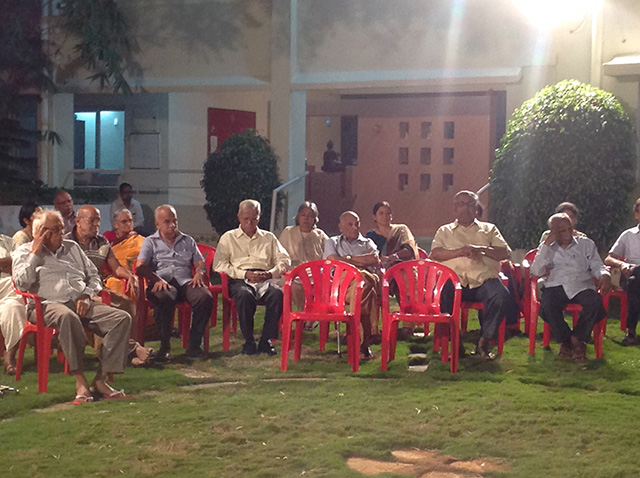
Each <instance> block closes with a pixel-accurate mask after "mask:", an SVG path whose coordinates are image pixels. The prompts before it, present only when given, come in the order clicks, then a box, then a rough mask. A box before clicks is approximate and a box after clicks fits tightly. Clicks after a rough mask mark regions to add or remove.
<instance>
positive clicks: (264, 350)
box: [258, 340, 278, 356]
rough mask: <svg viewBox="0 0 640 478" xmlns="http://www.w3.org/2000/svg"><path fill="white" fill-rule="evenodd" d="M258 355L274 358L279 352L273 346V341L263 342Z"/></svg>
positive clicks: (259, 345) (260, 344) (259, 346)
mask: <svg viewBox="0 0 640 478" xmlns="http://www.w3.org/2000/svg"><path fill="white" fill-rule="evenodd" d="M258 353H259V354H267V355H269V356H273V355H276V354H277V353H278V351H277V350H276V348H275V347H274V346H273V345H271V340H261V341H260V343H259V344H258Z"/></svg>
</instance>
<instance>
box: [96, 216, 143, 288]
mask: <svg viewBox="0 0 640 478" xmlns="http://www.w3.org/2000/svg"><path fill="white" fill-rule="evenodd" d="M113 229H114V233H115V234H114V235H115V238H114V239H113V240H112V241H111V249H112V250H113V253H114V254H115V256H116V259H118V262H119V263H120V264H122V265H123V266H125V267H126V268H127V269H129V270H131V267H132V265H133V263H134V262H135V261H136V259H137V257H138V253H139V252H140V248H141V247H142V242H143V241H144V237H142V236H141V235H140V234H138V233H137V232H135V231H134V230H133V216H132V215H131V212H130V211H129V210H128V209H124V208H123V209H120V210H118V211H116V213H115V215H114V216H113ZM105 285H106V286H107V287H108V288H109V289H112V290H115V291H117V292H120V293H125V291H124V287H123V284H122V280H121V279H118V278H116V277H109V278H108V279H107V280H106V281H105ZM132 298H133V299H134V300H135V297H132Z"/></svg>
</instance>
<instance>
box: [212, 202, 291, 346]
mask: <svg viewBox="0 0 640 478" xmlns="http://www.w3.org/2000/svg"><path fill="white" fill-rule="evenodd" d="M259 221H260V203H259V202H258V201H254V200H253V199H245V200H244V201H242V202H241V203H240V205H239V206H238V222H239V223H240V225H239V227H238V228H237V229H233V230H231V231H227V232H225V233H224V234H223V235H222V237H221V238H220V242H218V248H217V249H216V257H215V259H214V261H213V269H214V270H215V271H216V272H222V273H225V274H227V275H228V276H229V294H230V295H231V298H232V299H234V301H235V304H236V307H237V309H238V320H239V321H240V329H241V330H242V336H243V337H244V345H243V346H242V353H243V354H245V355H255V354H256V353H264V354H267V355H275V354H276V353H277V351H276V349H275V347H274V346H273V344H272V343H271V340H273V339H277V338H278V322H279V321H280V317H281V316H282V289H281V288H280V286H279V285H278V284H277V283H276V282H275V281H272V280H271V279H277V278H279V277H280V276H281V275H282V274H284V272H285V271H286V270H287V267H289V266H290V265H291V259H290V258H289V254H287V251H286V249H285V248H284V247H283V246H282V244H280V242H279V241H278V239H277V238H276V236H274V235H273V234H272V233H270V232H268V231H263V230H262V229H260V228H258V222H259ZM258 302H262V303H264V305H265V306H266V309H267V310H266V312H265V314H264V325H263V327H262V335H261V337H260V341H259V342H258V346H257V347H256V343H255V339H254V337H253V316H254V315H255V312H256V306H257V304H258Z"/></svg>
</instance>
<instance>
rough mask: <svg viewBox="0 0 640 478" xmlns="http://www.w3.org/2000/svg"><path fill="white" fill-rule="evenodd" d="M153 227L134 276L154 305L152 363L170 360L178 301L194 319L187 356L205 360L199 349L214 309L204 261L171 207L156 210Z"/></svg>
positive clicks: (166, 205) (165, 205) (142, 249)
mask: <svg viewBox="0 0 640 478" xmlns="http://www.w3.org/2000/svg"><path fill="white" fill-rule="evenodd" d="M155 223H156V228H157V231H156V232H155V233H154V234H152V235H150V236H149V237H147V238H145V240H144V242H143V243H142V248H141V249H140V253H139V254H138V260H137V261H136V273H137V274H138V275H140V276H141V277H144V278H145V279H146V280H147V284H148V287H147V297H148V298H149V300H150V301H151V303H152V304H153V311H154V314H155V319H156V328H157V330H158V333H159V335H160V350H158V352H157V353H156V355H155V360H156V362H166V361H168V360H169V359H170V358H171V356H170V350H171V344H170V341H171V323H172V322H173V308H174V307H175V305H176V303H178V302H180V301H186V302H187V303H188V304H189V305H190V306H191V311H192V315H193V318H192V320H191V331H190V333H189V345H188V347H187V350H186V355H187V357H191V358H204V356H205V354H204V351H203V350H202V348H201V347H200V346H201V344H202V338H203V336H204V331H205V329H206V326H207V321H208V320H209V317H210V316H211V309H212V308H213V298H212V297H211V293H210V292H209V288H208V287H207V286H208V280H207V275H206V270H205V263H204V257H202V254H201V253H200V251H199V250H198V246H197V244H196V241H195V240H194V239H193V237H191V236H187V235H186V234H183V233H182V232H181V231H180V230H179V229H178V214H177V213H176V210H175V208H174V207H173V206H171V205H169V204H164V205H162V206H158V207H157V208H156V210H155ZM192 271H193V272H192Z"/></svg>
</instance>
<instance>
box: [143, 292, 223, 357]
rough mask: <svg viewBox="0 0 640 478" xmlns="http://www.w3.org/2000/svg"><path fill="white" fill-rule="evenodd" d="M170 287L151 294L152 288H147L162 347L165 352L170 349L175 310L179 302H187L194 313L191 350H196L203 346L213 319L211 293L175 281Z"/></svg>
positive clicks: (190, 333) (190, 341) (190, 342)
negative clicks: (207, 328) (211, 318)
mask: <svg viewBox="0 0 640 478" xmlns="http://www.w3.org/2000/svg"><path fill="white" fill-rule="evenodd" d="M169 286H170V287H169V289H168V290H161V291H158V292H151V287H148V288H147V297H148V298H149V300H150V301H151V303H152V304H153V311H154V314H155V320H156V328H157V330H158V334H159V335H160V347H161V348H163V349H165V350H168V349H169V341H170V339H171V322H172V321H173V314H174V312H173V309H174V307H175V305H176V304H177V303H178V302H183V301H187V303H188V304H189V306H191V312H192V319H191V331H190V332H189V349H191V350H195V349H197V348H199V347H200V344H202V337H203V335H204V330H205V328H206V326H207V321H208V320H209V317H211V309H212V307H213V298H212V297H211V293H210V292H209V289H207V288H206V287H191V286H190V285H188V284H184V285H179V284H178V282H177V281H176V280H175V279H173V280H171V282H169Z"/></svg>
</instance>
